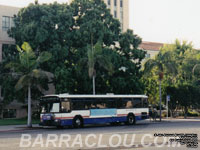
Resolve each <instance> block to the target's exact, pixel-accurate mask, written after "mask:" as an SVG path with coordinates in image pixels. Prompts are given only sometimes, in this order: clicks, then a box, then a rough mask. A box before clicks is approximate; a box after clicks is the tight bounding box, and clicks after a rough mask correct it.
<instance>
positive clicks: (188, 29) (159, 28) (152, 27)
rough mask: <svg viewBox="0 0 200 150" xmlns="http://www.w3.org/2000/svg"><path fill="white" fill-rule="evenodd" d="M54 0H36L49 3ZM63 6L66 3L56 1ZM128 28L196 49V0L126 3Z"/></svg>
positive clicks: (23, 2) (21, 2)
mask: <svg viewBox="0 0 200 150" xmlns="http://www.w3.org/2000/svg"><path fill="white" fill-rule="evenodd" d="M54 1H55V0H39V3H51V2H54ZM56 1H57V2H59V3H65V2H67V1H68V0H56ZM129 1H130V4H129V5H130V6H129V8H130V28H131V29H133V30H134V33H135V34H137V35H139V36H140V37H141V38H142V39H143V41H149V42H162V43H173V42H174V41H175V39H179V40H187V41H188V42H192V43H193V45H194V47H195V48H200V29H199V28H200V19H199V18H200V9H199V8H200V0H129ZM30 2H32V3H33V2H34V0H0V5H8V6H16V7H25V6H27V5H28V4H29V3H30Z"/></svg>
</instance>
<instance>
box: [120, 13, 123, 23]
mask: <svg viewBox="0 0 200 150" xmlns="http://www.w3.org/2000/svg"><path fill="white" fill-rule="evenodd" d="M120 21H121V22H123V11H120Z"/></svg>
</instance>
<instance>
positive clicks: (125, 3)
mask: <svg viewBox="0 0 200 150" xmlns="http://www.w3.org/2000/svg"><path fill="white" fill-rule="evenodd" d="M72 1H73V0H69V3H71V2H72ZM103 1H104V2H105V4H106V5H107V8H109V9H110V12H111V14H112V15H113V17H114V18H117V19H119V21H120V23H121V28H122V31H123V32H125V31H126V30H127V29H129V0H103Z"/></svg>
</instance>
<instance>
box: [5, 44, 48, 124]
mask: <svg viewBox="0 0 200 150" xmlns="http://www.w3.org/2000/svg"><path fill="white" fill-rule="evenodd" d="M17 50H18V51H19V60H18V62H11V63H9V64H8V65H6V67H8V68H10V69H11V70H12V72H13V73H14V74H17V75H18V76H20V78H19V80H18V82H17V84H16V85H15V88H16V90H20V89H22V88H26V89H27V90H28V120H27V126H28V127H32V118H31V114H32V111H31V87H32V86H33V85H35V86H38V87H40V89H41V86H40V81H39V80H41V79H48V77H49V76H52V74H51V73H50V72H46V71H44V70H41V69H39V65H40V64H42V63H43V62H46V61H48V60H49V59H50V58H51V54H50V53H48V52H42V53H41V54H40V55H39V56H38V57H36V55H35V53H34V52H33V50H32V48H31V46H30V45H29V44H28V43H27V42H24V43H23V44H22V46H21V48H20V47H19V46H17Z"/></svg>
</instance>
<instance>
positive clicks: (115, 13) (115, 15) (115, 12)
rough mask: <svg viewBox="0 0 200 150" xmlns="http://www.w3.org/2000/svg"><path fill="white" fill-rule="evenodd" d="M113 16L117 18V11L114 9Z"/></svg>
mask: <svg viewBox="0 0 200 150" xmlns="http://www.w3.org/2000/svg"><path fill="white" fill-rule="evenodd" d="M114 17H115V18H117V11H116V10H115V11H114Z"/></svg>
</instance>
